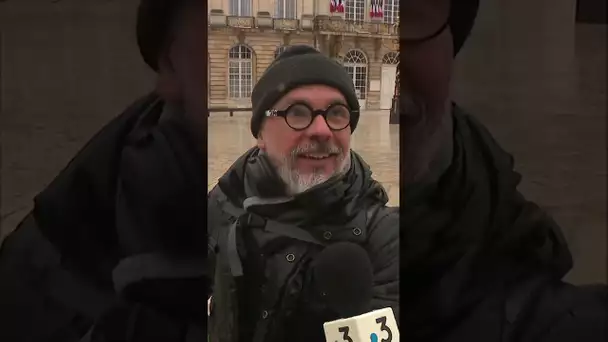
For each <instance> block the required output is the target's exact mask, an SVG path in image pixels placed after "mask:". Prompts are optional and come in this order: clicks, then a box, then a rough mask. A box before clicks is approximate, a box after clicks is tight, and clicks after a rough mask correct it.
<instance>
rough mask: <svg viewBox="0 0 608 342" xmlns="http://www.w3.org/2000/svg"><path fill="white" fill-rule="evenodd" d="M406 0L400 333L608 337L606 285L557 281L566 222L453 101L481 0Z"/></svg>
mask: <svg viewBox="0 0 608 342" xmlns="http://www.w3.org/2000/svg"><path fill="white" fill-rule="evenodd" d="M400 5H401V7H402V8H401V13H402V17H401V27H400V29H401V48H402V49H403V52H402V55H401V64H400V68H401V75H402V78H401V82H402V83H403V91H402V94H401V97H402V98H401V110H402V113H401V114H402V118H401V125H402V131H401V134H402V135H401V139H402V143H403V144H402V147H401V148H402V153H403V154H402V156H403V157H402V165H401V182H402V186H403V196H402V199H401V203H402V212H401V217H400V219H401V227H402V228H401V232H400V233H401V242H402V243H401V246H400V247H401V253H402V255H401V281H402V282H401V284H402V291H401V307H402V309H401V326H400V329H401V335H402V339H403V340H404V341H446V342H447V341H521V342H524V341H535V342H545V341H546V342H549V341H551V342H560V341H564V342H566V341H568V342H570V341H572V342H574V341H598V342H599V341H606V339H608V336H607V335H606V324H607V322H608V317H607V315H606V312H607V311H608V310H607V308H608V305H607V303H608V302H607V296H606V294H607V291H606V287H605V286H597V287H583V288H577V287H575V286H572V285H570V284H566V283H564V282H563V281H562V280H561V279H562V277H563V276H564V275H565V274H566V273H567V272H568V271H569V270H570V268H571V267H572V257H571V255H570V252H569V251H568V248H567V245H566V243H565V241H564V239H563V236H562V233H561V231H560V229H559V227H558V226H557V225H556V223H555V222H554V221H553V220H552V219H551V218H550V217H549V216H548V215H546V214H545V213H544V212H543V211H542V210H541V209H540V208H539V207H538V206H536V205H535V204H533V203H530V202H528V201H526V200H525V199H524V197H523V196H522V195H521V194H519V193H518V192H517V185H518V183H519V181H520V176H519V175H518V174H517V173H515V172H514V171H513V159H512V157H511V156H510V155H508V154H507V153H505V152H504V151H503V150H502V149H501V148H500V147H499V146H498V145H497V143H496V142H495V141H494V139H493V138H492V136H491V135H490V134H489V133H488V131H487V130H486V129H485V128H484V127H483V126H482V125H481V124H480V123H479V122H478V121H477V120H476V119H475V118H473V117H471V116H470V115H467V114H466V113H464V112H463V110H462V109H460V108H459V107H458V106H456V105H454V104H452V103H451V101H450V99H449V83H450V78H451V71H452V65H453V57H454V56H455V55H456V54H457V53H458V51H459V50H460V48H461V47H462V44H463V42H464V40H465V38H466V37H467V35H468V33H469V31H470V29H471V27H472V25H473V21H474V18H475V16H476V13H477V8H478V6H479V1H478V0H466V1H458V2H457V1H449V0H431V1H404V2H401V4H400Z"/></svg>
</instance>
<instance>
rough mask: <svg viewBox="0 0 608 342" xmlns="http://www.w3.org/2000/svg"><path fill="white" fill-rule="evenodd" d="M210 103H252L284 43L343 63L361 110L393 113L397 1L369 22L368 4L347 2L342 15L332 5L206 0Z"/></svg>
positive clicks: (306, 0) (304, 0)
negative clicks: (310, 48)
mask: <svg viewBox="0 0 608 342" xmlns="http://www.w3.org/2000/svg"><path fill="white" fill-rule="evenodd" d="M208 1H209V90H208V96H209V104H210V106H211V107H239V108H241V107H242V108H249V107H250V106H251V102H250V95H251V90H252V88H253V86H254V85H255V83H256V81H257V80H258V79H259V77H260V76H261V75H262V73H263V72H264V70H265V69H266V68H267V67H268V65H270V63H271V62H272V61H273V60H274V58H275V57H276V55H277V54H278V53H279V52H280V51H281V50H283V49H284V48H285V47H287V46H289V45H295V44H307V45H311V46H313V47H315V48H317V49H318V50H319V51H321V52H322V53H325V54H327V55H329V56H331V57H334V58H336V59H338V60H340V61H341V62H342V63H343V65H344V67H345V68H346V69H347V71H348V72H349V74H350V75H351V76H352V78H353V83H354V84H355V88H356V90H357V93H358V96H359V99H360V103H361V106H362V108H364V109H371V110H377V109H390V105H391V98H392V96H393V93H394V89H395V73H396V64H397V63H398V60H399V55H398V54H399V52H398V47H397V46H396V44H395V41H396V39H398V36H397V34H398V26H397V23H398V20H399V18H398V16H399V0H385V1H384V16H383V18H381V19H377V18H374V19H373V18H370V10H369V9H370V0H347V1H345V5H346V6H345V7H346V10H345V12H344V13H342V14H337V13H330V5H329V4H330V1H329V0H255V1H253V0H228V1H226V0H208Z"/></svg>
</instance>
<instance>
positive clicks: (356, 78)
mask: <svg viewBox="0 0 608 342" xmlns="http://www.w3.org/2000/svg"><path fill="white" fill-rule="evenodd" d="M344 68H346V71H347V72H348V74H349V75H350V77H351V78H352V79H353V83H354V84H355V91H356V92H357V98H358V99H360V100H365V99H366V98H367V57H365V54H364V53H363V52H361V51H360V50H350V51H348V53H347V54H346V55H345V56H344Z"/></svg>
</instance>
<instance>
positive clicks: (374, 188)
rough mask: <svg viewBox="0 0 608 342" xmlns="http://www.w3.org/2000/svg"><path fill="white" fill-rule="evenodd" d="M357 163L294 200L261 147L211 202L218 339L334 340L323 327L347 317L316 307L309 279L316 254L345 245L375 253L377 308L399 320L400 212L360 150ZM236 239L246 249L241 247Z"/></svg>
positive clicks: (212, 325)
mask: <svg viewBox="0 0 608 342" xmlns="http://www.w3.org/2000/svg"><path fill="white" fill-rule="evenodd" d="M351 160H352V164H351V168H350V170H349V171H348V172H347V173H346V174H345V175H344V176H342V177H339V178H336V179H332V180H329V181H327V182H326V183H323V184H321V185H319V186H317V187H314V188H312V189H310V190H308V191H305V192H303V193H301V194H298V195H295V196H294V197H292V198H285V197H284V192H282V191H281V189H282V188H283V185H282V183H281V181H280V180H279V178H278V176H277V175H276V173H275V172H274V171H273V168H272V167H271V166H270V164H269V162H268V159H267V157H266V156H265V155H263V154H262V153H260V151H259V150H258V149H257V148H253V149H251V150H250V151H248V152H247V153H245V154H244V155H243V156H242V157H240V158H239V159H238V160H237V161H236V162H235V163H234V165H232V167H230V169H229V170H228V171H227V172H226V173H225V174H224V176H222V177H221V178H220V179H219V182H218V185H217V186H216V187H215V188H214V189H213V190H212V191H211V193H210V195H209V202H208V206H209V210H208V214H209V225H208V229H209V235H210V243H211V244H212V245H213V250H215V251H216V253H214V254H215V258H214V260H213V266H214V269H215V277H214V285H213V312H212V315H211V318H210V321H209V329H210V333H211V335H210V338H211V340H212V341H218V342H220V341H260V342H262V341H269V342H270V341H288V340H289V341H310V342H316V341H319V342H322V341H325V338H324V334H323V323H324V322H326V321H330V320H333V319H336V318H337V317H336V316H335V313H332V312H330V311H328V310H327V308H324V307H323V304H322V303H311V302H314V299H313V298H312V296H309V295H308V292H307V291H309V290H310V289H309V287H310V286H313V285H311V284H310V283H308V282H307V279H308V278H307V275H306V274H307V271H308V270H309V267H310V263H311V262H313V261H314V260H315V256H316V255H317V254H318V253H319V252H320V251H321V250H323V249H324V248H327V246H329V245H331V244H333V243H336V242H344V241H347V242H352V243H355V244H358V245H360V246H361V247H363V248H364V249H365V251H367V254H368V256H369V258H370V260H371V262H372V266H373V273H374V288H373V299H372V302H371V303H370V308H371V309H379V308H385V307H392V309H393V311H394V312H395V314H396V315H398V312H399V311H398V310H399V216H398V210H397V208H388V207H386V203H387V201H388V198H387V196H386V192H385V190H384V188H383V187H382V186H381V185H380V184H379V183H378V182H376V181H375V180H374V179H373V178H372V177H371V175H372V172H371V170H370V168H369V166H368V165H367V164H365V162H364V161H363V159H362V158H361V157H360V156H359V155H358V154H356V153H354V152H351ZM281 196H283V197H282V199H281ZM245 208H246V210H245ZM231 236H236V237H237V239H238V241H236V243H239V242H242V244H241V245H242V246H238V247H237V246H236V245H234V246H231V241H230V237H231ZM234 243H235V242H233V244H234ZM231 253H232V254H233V255H231ZM235 260H237V261H238V260H242V265H238V262H237V265H236V266H235V264H234V262H233V261H235ZM344 266H345V267H346V266H347V265H344ZM235 268H236V269H242V275H237V274H235ZM317 304H318V305H317ZM316 306H319V308H318V309H316V308H315V307H316Z"/></svg>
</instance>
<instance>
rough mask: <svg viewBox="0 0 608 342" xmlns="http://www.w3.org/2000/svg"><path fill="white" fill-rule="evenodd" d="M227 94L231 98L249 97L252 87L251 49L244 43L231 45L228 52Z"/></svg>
mask: <svg viewBox="0 0 608 342" xmlns="http://www.w3.org/2000/svg"><path fill="white" fill-rule="evenodd" d="M228 79H229V82H228V86H229V89H228V95H229V96H230V98H232V99H242V98H249V97H251V90H252V89H253V51H251V49H250V48H249V47H247V46H245V45H242V44H239V45H236V46H233V47H232V48H231V49H230V51H229V52H228Z"/></svg>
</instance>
